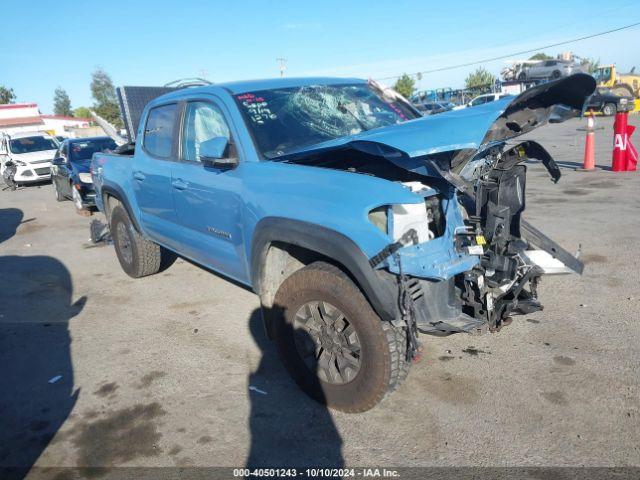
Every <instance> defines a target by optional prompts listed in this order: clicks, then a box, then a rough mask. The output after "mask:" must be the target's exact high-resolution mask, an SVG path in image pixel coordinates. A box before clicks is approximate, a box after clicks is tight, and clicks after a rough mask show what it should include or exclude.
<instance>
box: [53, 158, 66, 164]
mask: <svg viewBox="0 0 640 480" xmlns="http://www.w3.org/2000/svg"><path fill="white" fill-rule="evenodd" d="M51 163H53V164H54V165H56V166H60V165H64V164H66V163H67V161H66V160H65V159H64V157H56V158H54V159H53V162H51Z"/></svg>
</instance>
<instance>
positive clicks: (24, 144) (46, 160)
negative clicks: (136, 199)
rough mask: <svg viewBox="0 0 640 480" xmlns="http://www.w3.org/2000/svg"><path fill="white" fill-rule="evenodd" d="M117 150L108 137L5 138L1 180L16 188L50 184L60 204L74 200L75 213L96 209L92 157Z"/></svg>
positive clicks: (33, 135)
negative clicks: (26, 185) (91, 168)
mask: <svg viewBox="0 0 640 480" xmlns="http://www.w3.org/2000/svg"><path fill="white" fill-rule="evenodd" d="M115 148H116V143H115V142H114V141H113V140H112V139H111V138H109V137H92V138H67V139H65V138H60V137H54V136H51V135H49V134H47V133H46V132H20V133H14V134H12V135H7V134H4V135H3V136H2V137H1V138H0V176H2V178H3V179H4V182H5V184H7V185H8V186H9V187H12V188H15V187H16V186H18V185H20V184H26V183H35V182H44V181H48V180H51V182H52V184H53V188H54V192H55V196H56V200H57V201H59V202H62V201H65V200H72V201H73V204H74V205H75V207H76V209H78V210H86V209H89V208H92V207H94V206H95V191H94V188H93V181H92V179H91V173H90V166H91V157H92V156H93V154H94V153H96V152H104V151H107V150H113V149H115Z"/></svg>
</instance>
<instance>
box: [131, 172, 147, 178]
mask: <svg viewBox="0 0 640 480" xmlns="http://www.w3.org/2000/svg"><path fill="white" fill-rule="evenodd" d="M133 178H135V179H136V180H140V181H142V180H144V179H145V178H147V177H146V176H145V174H144V173H142V172H141V171H140V170H136V171H135V172H133Z"/></svg>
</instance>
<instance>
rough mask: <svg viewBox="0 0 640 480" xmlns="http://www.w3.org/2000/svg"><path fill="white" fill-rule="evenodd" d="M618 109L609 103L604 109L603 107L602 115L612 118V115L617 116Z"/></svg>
mask: <svg viewBox="0 0 640 480" xmlns="http://www.w3.org/2000/svg"><path fill="white" fill-rule="evenodd" d="M617 110H618V109H617V108H616V106H615V105H614V104H613V103H607V104H606V105H605V106H604V107H602V114H603V115H606V116H607V117H610V116H611V115H615V114H616V111H617Z"/></svg>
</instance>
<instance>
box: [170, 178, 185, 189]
mask: <svg viewBox="0 0 640 480" xmlns="http://www.w3.org/2000/svg"><path fill="white" fill-rule="evenodd" d="M171 185H172V186H173V188H175V189H176V190H186V189H187V188H189V182H185V181H184V180H182V179H181V178H176V179H175V180H174V181H173V182H171Z"/></svg>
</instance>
